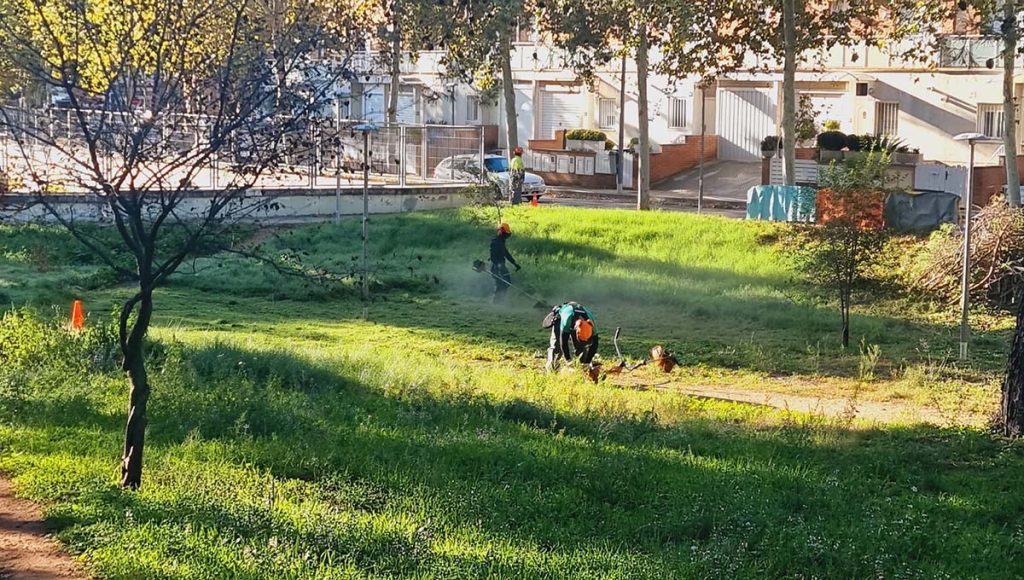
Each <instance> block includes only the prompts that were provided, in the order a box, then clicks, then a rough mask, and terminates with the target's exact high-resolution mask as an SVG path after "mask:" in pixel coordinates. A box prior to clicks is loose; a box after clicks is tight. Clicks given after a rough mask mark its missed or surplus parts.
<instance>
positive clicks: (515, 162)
mask: <svg viewBox="0 0 1024 580" xmlns="http://www.w3.org/2000/svg"><path fill="white" fill-rule="evenodd" d="M510 168H511V170H510V171H509V180H510V182H511V183H509V185H511V187H510V189H511V194H512V199H511V200H510V201H511V202H512V205H518V204H520V203H522V201H523V179H525V178H526V166H525V165H524V164H523V148H522V147H516V148H515V150H514V151H513V152H512V163H511V164H510Z"/></svg>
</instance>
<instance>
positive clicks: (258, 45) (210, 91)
mask: <svg viewBox="0 0 1024 580" xmlns="http://www.w3.org/2000/svg"><path fill="white" fill-rule="evenodd" d="M0 6H2V9H3V11H2V12H0V36H2V37H3V39H4V43H3V44H2V46H0V55H2V58H3V59H6V60H7V61H8V62H10V63H12V66H13V67H14V69H15V70H16V71H17V72H18V74H20V75H22V76H23V77H24V78H26V79H29V80H30V81H31V82H32V83H35V84H38V85H41V86H48V87H52V86H55V87H61V88H63V89H65V90H66V91H67V93H68V95H69V98H70V104H69V106H68V108H67V110H66V116H65V117H64V118H63V119H61V121H62V122H60V123H36V122H34V120H33V118H32V117H33V116H34V115H38V114H41V113H39V112H37V111H18V110H12V109H8V108H0V128H4V129H8V130H9V133H10V134H11V135H12V136H13V140H14V146H15V149H16V150H17V151H18V159H17V162H18V165H19V167H20V170H21V172H22V175H24V176H25V177H26V181H28V182H29V183H30V185H31V186H33V187H34V192H35V193H34V194H33V198H32V203H33V204H34V205H35V206H37V207H40V208H42V209H43V210H44V211H45V213H46V214H48V216H49V217H50V219H52V220H55V221H57V222H59V223H60V224H61V225H62V226H64V227H65V228H67V229H68V231H69V232H70V233H71V234H72V235H73V236H74V237H75V238H77V239H78V241H80V242H81V243H82V244H83V245H84V246H85V247H86V248H88V250H89V251H90V252H91V253H92V254H94V255H95V256H96V257H98V258H99V259H100V260H101V261H102V262H103V263H105V264H106V265H107V266H109V267H110V268H111V269H112V270H114V271H115V272H116V273H117V275H118V276H120V277H121V278H122V279H125V280H132V281H134V283H135V291H134V293H133V295H132V296H131V297H130V298H129V299H128V300H126V301H125V303H124V304H123V305H122V307H121V310H120V316H119V324H118V328H119V346H120V350H121V354H122V356H123V364H122V366H123V369H124V370H125V372H126V373H127V377H128V380H129V386H130V392H129V410H128V420H127V423H126V427H125V438H124V449H123V454H122V463H121V484H122V486H124V487H127V488H132V489H136V488H138V487H139V486H140V485H141V483H142V467H143V449H144V446H145V429H146V417H147V410H146V407H147V403H148V399H149V393H150V382H149V377H148V374H147V368H146V355H145V350H146V336H147V333H148V330H149V326H150V322H151V320H152V316H153V312H154V291H155V290H156V289H157V288H159V287H161V286H163V285H165V284H166V283H167V281H168V279H169V278H170V277H171V276H172V275H173V274H174V273H175V272H176V271H177V269H178V268H179V267H180V266H181V265H182V263H184V262H185V261H186V260H188V259H189V258H190V257H192V256H195V255H197V254H198V253H199V252H201V251H202V250H203V248H204V247H205V246H207V245H208V243H209V242H210V240H211V239H214V238H216V237H217V235H218V232H220V231H222V230H223V229H224V228H225V227H228V226H230V225H231V223H233V221H235V220H237V219H240V218H242V217H245V216H249V215H251V214H253V213H254V212H256V211H259V210H260V209H261V208H265V206H266V205H267V204H268V203H270V201H272V200H267V199H255V200H250V199H248V198H246V197H245V195H244V194H245V192H246V191H248V190H250V189H251V188H252V186H253V185H254V183H255V182H256V180H257V179H259V178H260V177H261V176H262V175H263V174H265V173H268V172H270V171H273V170H274V168H275V167H277V165H278V164H279V163H280V161H281V159H282V158H283V157H284V156H285V155H286V153H287V151H288V148H289V143H294V142H295V139H294V138H293V136H294V135H295V134H302V133H303V132H304V131H306V130H307V127H308V123H309V120H310V117H311V114H312V112H313V111H314V110H316V109H317V108H318V107H319V106H320V105H321V104H322V102H323V99H324V97H325V96H326V95H325V94H324V93H325V92H326V87H327V84H325V83H320V82H314V83H312V85H310V83H309V73H310V71H311V70H313V69H312V68H311V65H313V64H315V63H316V62H317V60H318V59H319V58H321V57H323V56H324V55H333V56H334V57H335V58H336V59H342V60H343V58H344V53H343V50H344V47H346V46H349V45H350V44H351V42H350V38H348V37H349V36H350V35H351V27H349V26H346V22H348V21H343V20H341V19H338V20H335V21H334V22H333V23H330V24H328V23H326V22H325V21H324V18H325V16H324V14H323V13H321V12H319V10H320V7H318V6H316V5H314V4H302V3H299V2H296V3H294V4H292V5H290V6H289V7H288V8H287V9H286V10H285V11H284V12H283V13H282V12H281V11H276V12H275V13H274V14H275V18H276V20H275V22H274V23H268V21H267V20H266V19H263V18H256V17H253V16H254V14H258V12H254V11H255V10H256V9H257V8H258V7H257V6H255V5H254V4H252V3H249V2H245V1H243V2H240V3H239V2H235V1H233V0H202V1H198V0H158V1H157V2H152V1H150V0H146V1H143V0H90V1H89V2H81V1H79V0H23V1H22V2H20V3H17V4H14V3H9V4H3V5H0ZM279 6H280V5H279ZM339 14H340V13H339ZM285 38H287V39H288V41H287V42H285V41H283V40H282V39H285ZM268 53H269V54H272V56H273V62H272V63H270V65H269V66H268V62H267V54H268ZM343 72H344V67H343V66H342V67H338V69H337V70H335V71H334V73H332V74H339V75H340V74H343ZM328 80H329V79H328ZM311 86H312V88H311ZM285 95H287V96H288V101H289V102H288V103H287V107H288V110H289V112H290V113H291V115H288V116H284V115H279V114H276V113H277V110H278V109H279V107H280V105H282V103H281V100H282V98H283V96H285ZM293 96H295V97H293ZM138 98H144V101H145V105H144V106H143V107H136V106H134V103H135V102H136V100H137V99H138ZM97 102H99V103H100V104H99V105H96V104H95V103H97ZM95 107H98V108H95ZM189 110H191V111H198V112H200V113H201V114H199V115H186V114H185V112H186V111H189ZM182 135H188V136H189V138H188V140H187V141H185V142H183V140H182ZM222 156H223V157H228V158H234V159H235V161H236V164H237V165H236V166H235V167H234V168H233V169H232V170H231V171H226V172H222V174H221V175H220V179H219V180H214V179H213V178H212V175H211V174H210V173H209V167H210V162H211V161H212V160H214V159H215V158H217V157H222ZM204 178H206V179H210V180H211V181H212V185H211V186H210V187H209V188H206V189H205V190H204V191H202V192H201V193H198V192H197V191H196V190H197V186H196V185H195V183H196V182H198V181H200V180H202V179H204ZM55 190H71V191H74V192H76V193H77V194H79V195H82V196H84V197H85V198H86V199H91V200H93V201H95V202H96V203H97V204H98V205H100V206H101V207H102V208H103V209H104V212H105V213H106V214H107V215H108V216H109V217H110V219H111V220H112V221H113V224H114V226H115V228H116V230H117V232H118V233H119V237H120V242H121V244H122V247H121V248H112V247H110V246H109V243H107V242H104V241H103V240H100V239H98V238H97V237H95V235H94V234H93V233H92V232H93V230H92V229H91V228H88V227H83V226H82V224H80V223H79V222H78V221H76V219H75V216H74V215H73V214H70V213H68V212H66V211H64V210H62V209H61V208H60V207H59V206H58V205H56V202H55V200H54V199H53V198H52V196H50V195H49V194H48V193H47V192H48V191H55ZM125 253H127V254H128V255H130V256H131V262H130V263H126V262H125V261H124V260H123V259H121V256H123V255H124V254H125Z"/></svg>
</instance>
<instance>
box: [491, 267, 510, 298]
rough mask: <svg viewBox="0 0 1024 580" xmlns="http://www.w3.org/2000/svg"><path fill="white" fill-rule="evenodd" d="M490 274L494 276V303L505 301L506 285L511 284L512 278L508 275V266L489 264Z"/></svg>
mask: <svg viewBox="0 0 1024 580" xmlns="http://www.w3.org/2000/svg"><path fill="white" fill-rule="evenodd" d="M491 274H494V302H502V301H504V300H505V294H506V293H508V285H509V284H511V283H512V276H511V274H509V273H508V266H506V265H505V263H504V262H502V263H500V264H495V263H492V264H491Z"/></svg>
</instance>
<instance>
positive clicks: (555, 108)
mask: <svg viewBox="0 0 1024 580" xmlns="http://www.w3.org/2000/svg"><path fill="white" fill-rule="evenodd" d="M540 95H541V97H540V135H538V138H540V139H553V138H554V137H555V131H558V130H560V129H566V130H568V129H577V128H579V127H580V120H581V118H582V117H583V103H582V101H583V99H582V98H581V97H580V95H579V94H573V93H553V92H548V91H543V92H541V94H540Z"/></svg>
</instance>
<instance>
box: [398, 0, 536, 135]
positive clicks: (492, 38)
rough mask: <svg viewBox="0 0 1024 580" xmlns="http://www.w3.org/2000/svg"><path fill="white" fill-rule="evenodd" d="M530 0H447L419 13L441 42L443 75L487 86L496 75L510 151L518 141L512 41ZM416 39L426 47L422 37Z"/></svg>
mask: <svg viewBox="0 0 1024 580" xmlns="http://www.w3.org/2000/svg"><path fill="white" fill-rule="evenodd" d="M532 1H533V0H493V1H488V0H452V1H451V3H447V2H444V1H442V2H439V4H440V5H439V6H438V7H437V10H436V11H434V12H431V13H429V14H427V13H421V16H420V18H419V19H418V22H420V23H424V22H426V23H428V26H425V27H424V30H426V31H428V32H430V33H432V34H433V35H434V38H435V39H436V41H435V42H436V44H437V45H438V46H440V47H443V48H444V51H445V56H444V58H443V63H444V65H445V75H446V76H447V77H449V78H451V79H457V80H461V81H463V82H466V83H469V84H474V83H475V84H476V85H477V86H480V87H481V88H484V89H487V88H490V87H491V86H493V84H494V83H495V82H496V81H495V79H500V80H499V81H497V82H499V83H500V85H501V90H502V96H503V97H504V100H505V122H506V127H505V130H506V135H507V146H508V149H509V151H511V150H512V149H515V148H516V147H517V146H519V145H520V143H519V130H518V124H517V122H516V117H517V113H516V95H515V86H514V85H513V82H512V60H511V58H512V42H513V38H514V36H515V32H516V26H517V25H518V24H519V23H522V24H526V23H527V21H528V20H529V18H530V14H531V11H532V10H533V8H534V5H533V4H532ZM420 44H421V45H422V46H423V47H424V48H428V47H429V44H430V43H428V42H427V41H426V40H421V41H420Z"/></svg>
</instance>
